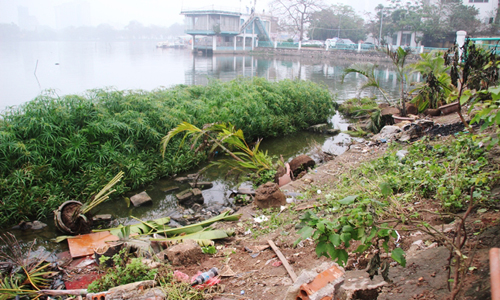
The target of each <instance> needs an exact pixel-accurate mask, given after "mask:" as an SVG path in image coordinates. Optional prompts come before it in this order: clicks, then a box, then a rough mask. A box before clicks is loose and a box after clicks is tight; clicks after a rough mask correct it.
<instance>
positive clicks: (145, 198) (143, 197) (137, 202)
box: [130, 191, 153, 207]
mask: <svg viewBox="0 0 500 300" xmlns="http://www.w3.org/2000/svg"><path fill="white" fill-rule="evenodd" d="M130 202H132V204H133V205H134V206H135V207H138V206H141V205H144V204H153V199H151V197H149V195H148V193H146V192H145V191H144V192H142V193H139V194H137V195H135V196H132V197H131V198H130Z"/></svg>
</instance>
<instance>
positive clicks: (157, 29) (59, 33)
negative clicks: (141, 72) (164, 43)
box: [0, 21, 184, 41]
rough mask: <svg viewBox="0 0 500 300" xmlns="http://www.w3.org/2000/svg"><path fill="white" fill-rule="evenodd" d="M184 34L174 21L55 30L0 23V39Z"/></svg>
mask: <svg viewBox="0 0 500 300" xmlns="http://www.w3.org/2000/svg"><path fill="white" fill-rule="evenodd" d="M183 34H184V25H182V24H179V23H175V24H173V25H171V26H169V27H163V26H156V25H151V26H144V25H143V24H141V23H139V22H137V21H131V22H130V23H129V24H128V25H126V26H125V27H124V28H123V29H115V28H114V27H113V26H111V25H109V24H100V25H98V26H81V27H74V26H71V27H67V28H64V29H62V30H55V29H52V28H51V27H48V26H39V27H38V28H36V29H35V30H24V29H21V28H19V26H17V25H16V24H14V23H10V24H7V23H0V40H1V41H7V40H128V39H134V40H135V39H166V38H168V37H170V36H179V35H183Z"/></svg>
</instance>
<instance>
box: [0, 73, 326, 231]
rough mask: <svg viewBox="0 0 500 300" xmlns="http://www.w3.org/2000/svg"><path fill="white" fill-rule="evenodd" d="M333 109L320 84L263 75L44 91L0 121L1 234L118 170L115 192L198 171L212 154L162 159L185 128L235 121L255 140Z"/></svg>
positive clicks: (172, 153)
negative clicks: (81, 91) (174, 133)
mask: <svg viewBox="0 0 500 300" xmlns="http://www.w3.org/2000/svg"><path fill="white" fill-rule="evenodd" d="M334 106H335V103H334V101H333V99H332V95H331V94H330V92H329V91H328V90H327V89H326V88H324V87H321V86H319V85H317V84H315V83H312V82H309V81H294V80H283V81H280V82H276V83H273V82H269V81H267V80H265V79H263V78H258V77H255V78H251V79H245V78H238V79H235V80H232V81H229V82H221V81H215V80H214V81H211V82H210V83H209V84H208V85H207V86H186V85H178V86H175V87H172V88H169V89H157V90H154V91H151V92H146V91H142V90H136V91H116V90H109V89H96V90H89V91H88V92H87V93H86V94H85V95H84V96H77V95H67V96H63V97H59V96H57V95H53V94H50V93H45V94H42V95H40V96H39V97H37V98H35V99H34V100H32V101H31V102H28V103H27V104H25V105H22V106H20V107H19V108H10V109H8V110H6V111H4V112H2V114H1V116H0V118H1V119H3V120H2V122H0V199H1V200H0V201H1V202H0V227H5V226H7V225H10V224H14V223H16V222H19V221H20V220H21V219H25V220H27V219H33V218H41V217H46V216H48V215H49V214H50V213H51V212H52V210H54V209H55V208H56V207H57V206H58V205H59V204H61V203H63V202H65V201H68V200H86V199H88V198H89V197H90V196H91V194H92V193H94V192H95V191H96V190H99V189H100V188H101V187H102V186H104V185H105V184H106V183H107V182H108V181H109V180H111V179H112V178H113V177H114V175H116V174H117V173H118V172H120V171H123V172H124V173H125V175H124V178H123V180H122V181H121V182H119V183H117V184H116V185H115V187H114V188H115V189H116V192H115V195H120V194H123V193H124V192H126V191H128V190H130V189H136V188H139V187H141V186H144V185H145V184H147V183H150V182H152V181H154V180H155V179H157V178H160V177H164V176H169V175H172V174H175V173H178V172H180V171H183V170H188V169H190V168H192V167H193V166H196V165H197V164H198V163H199V162H201V161H203V160H205V159H206V155H205V153H204V152H197V153H195V151H192V150H191V149H190V148H189V146H187V145H184V146H182V147H181V148H179V146H180V144H181V138H175V139H172V140H171V141H170V142H169V144H168V146H167V147H166V149H165V158H162V156H161V155H160V142H161V139H162V137H163V136H165V135H166V134H167V133H168V132H169V131H170V130H171V129H173V128H174V127H175V126H177V125H178V124H180V123H181V122H188V123H190V124H193V125H194V126H197V127H202V126H203V125H204V124H209V123H214V122H231V123H232V124H233V125H234V126H235V127H236V128H243V131H244V134H245V137H246V139H247V141H249V142H251V141H255V140H257V139H258V138H267V137H273V136H281V135H286V134H290V133H293V132H295V131H297V130H301V129H304V128H306V127H308V126H310V125H312V124H317V123H321V122H324V121H325V120H326V119H327V117H328V116H330V115H331V114H332V109H333V108H334Z"/></svg>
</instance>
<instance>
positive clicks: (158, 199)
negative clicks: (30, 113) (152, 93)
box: [0, 41, 398, 248]
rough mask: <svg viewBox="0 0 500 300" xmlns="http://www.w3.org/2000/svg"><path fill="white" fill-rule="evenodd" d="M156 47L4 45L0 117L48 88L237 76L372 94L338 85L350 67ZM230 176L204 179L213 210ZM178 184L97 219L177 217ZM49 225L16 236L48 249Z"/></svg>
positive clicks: (315, 143)
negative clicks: (305, 82) (38, 241)
mask: <svg viewBox="0 0 500 300" xmlns="http://www.w3.org/2000/svg"><path fill="white" fill-rule="evenodd" d="M155 45H156V41H144V42H137V41H133V42H123V41H122V42H106V43H104V42H15V43H0V65H2V68H0V89H1V91H2V93H1V94H0V110H3V109H4V108H5V107H7V106H12V105H19V104H22V103H24V102H26V101H29V100H31V99H33V98H34V97H36V96H37V95H38V94H39V93H40V92H41V90H45V89H54V91H55V92H56V94H58V95H65V94H84V93H85V91H86V90H88V89H94V88H104V87H114V88H116V89H119V90H128V89H143V90H153V89H157V88H160V87H169V86H172V85H176V84H188V85H193V84H201V85H204V84H207V82H208V81H209V80H210V79H213V78H216V79H220V80H223V81H229V80H232V79H234V78H236V77H238V76H244V77H252V76H260V77H264V78H267V79H268V80H272V81H279V80H283V79H302V80H312V81H314V82H317V83H320V84H323V85H325V86H326V87H328V89H329V90H330V91H331V92H332V93H334V94H335V95H336V100H337V101H338V102H342V101H344V100H346V99H349V98H352V97H354V96H358V95H360V96H369V95H372V93H375V91H373V90H368V89H367V90H363V91H361V90H360V87H361V86H362V85H363V84H364V83H365V79H364V78H363V77H362V76H359V75H356V74H350V75H349V76H347V77H346V80H345V82H344V83H342V82H341V76H342V72H343V70H344V69H345V68H346V67H348V66H349V65H351V63H352V62H350V61H348V60H342V61H338V60H334V59H328V60H325V59H322V60H318V61H314V60H311V59H307V58H301V57H279V58H278V57H276V58H274V57H267V56H266V57H261V56H249V55H236V56H234V55H229V56H228V55H215V56H204V55H201V54H200V55H198V54H193V53H191V52H190V50H180V49H162V48H155ZM35 67H36V77H35V74H34V70H35ZM376 76H377V78H378V79H379V81H380V84H381V85H382V87H383V88H384V89H385V90H386V91H388V93H389V94H390V95H392V97H397V94H398V91H397V88H398V85H397V79H396V74H395V73H394V72H393V70H392V69H391V67H390V66H383V67H379V68H378V69H377V70H376ZM37 79H38V81H37ZM328 123H329V125H330V127H332V128H337V129H341V130H346V129H347V126H348V124H347V122H346V121H344V120H343V119H342V118H341V117H340V115H338V114H335V115H334V116H332V117H331V118H330V119H329V120H328ZM349 141H350V137H349V136H348V135H345V134H339V135H337V136H327V135H322V134H311V133H308V132H298V133H297V134H295V135H294V136H287V137H281V138H275V139H267V140H264V141H263V142H262V145H261V149H263V150H266V151H268V152H269V154H270V155H276V156H279V155H283V157H284V159H285V160H287V161H288V160H290V159H291V158H293V157H294V156H296V155H298V154H308V155H311V156H314V155H315V153H317V152H318V151H325V152H328V153H332V154H336V155H339V154H341V153H342V152H344V151H345V150H346V149H347V144H348V143H349ZM201 167H204V166H200V168H201ZM196 171H197V170H193V171H192V172H191V173H194V172H196ZM179 175H180V176H181V175H184V174H179ZM226 175H227V170H220V169H209V170H207V171H206V172H205V173H204V174H203V178H202V180H210V181H212V182H214V186H213V188H211V189H208V190H204V191H203V196H204V198H205V203H206V204H207V205H208V206H210V205H227V204H228V203H229V202H230V199H228V197H227V195H228V191H229V190H231V189H234V188H235V187H236V186H237V180H236V179H235V178H234V177H233V176H228V177H226ZM173 185H176V184H175V183H174V182H173V181H172V180H169V179H160V180H159V181H158V182H157V183H155V184H153V185H150V186H147V187H144V189H145V190H146V191H147V193H148V194H149V195H150V196H151V197H152V199H153V205H152V206H145V207H138V208H135V207H127V205H126V202H125V201H124V200H123V199H121V198H119V199H115V200H113V201H110V202H108V203H105V204H103V205H102V206H101V207H99V209H98V211H95V212H94V213H110V214H112V215H113V216H114V217H115V218H118V219H119V222H120V223H124V224H127V223H133V222H134V221H133V220H132V219H131V218H130V216H132V215H133V216H134V217H138V218H141V219H144V220H149V219H155V218H159V217H163V216H165V215H168V214H169V213H172V212H175V211H177V210H178V207H177V200H176V198H175V193H178V192H179V191H180V190H182V189H186V188H189V187H188V186H180V190H178V191H171V192H165V189H167V188H169V187H171V186H173ZM135 192H137V193H138V192H141V191H135ZM44 222H46V223H48V224H49V227H48V228H47V229H46V230H43V231H41V232H35V233H29V232H18V233H16V234H17V236H18V237H19V238H20V239H22V240H32V239H33V238H34V237H35V236H37V237H39V238H40V239H41V240H42V242H41V244H42V245H43V246H44V247H47V248H51V245H52V244H51V243H50V242H48V239H50V238H53V237H55V236H56V235H57V233H56V232H55V229H54V226H53V224H52V223H53V222H52V220H51V219H50V218H49V219H47V220H44ZM49 244H50V245H49ZM63 244H65V243H63Z"/></svg>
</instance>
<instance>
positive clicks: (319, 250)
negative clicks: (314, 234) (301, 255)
mask: <svg viewBox="0 0 500 300" xmlns="http://www.w3.org/2000/svg"><path fill="white" fill-rule="evenodd" d="M326 251H327V244H326V242H319V243H318V245H316V255H317V256H318V257H321V256H322V255H325V254H326V253H327V252H326Z"/></svg>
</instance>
